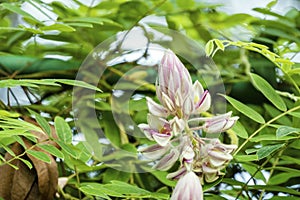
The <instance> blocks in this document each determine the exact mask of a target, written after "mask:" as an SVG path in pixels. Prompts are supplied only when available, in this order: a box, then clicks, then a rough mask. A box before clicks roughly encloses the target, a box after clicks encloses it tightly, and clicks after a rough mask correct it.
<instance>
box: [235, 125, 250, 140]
mask: <svg viewBox="0 0 300 200" xmlns="http://www.w3.org/2000/svg"><path fill="white" fill-rule="evenodd" d="M232 130H233V131H234V132H235V134H236V135H237V136H239V137H241V138H244V139H246V138H248V133H247V131H246V129H245V128H244V126H243V125H242V124H241V123H240V122H239V121H237V122H236V123H235V125H234V126H233V127H232Z"/></svg>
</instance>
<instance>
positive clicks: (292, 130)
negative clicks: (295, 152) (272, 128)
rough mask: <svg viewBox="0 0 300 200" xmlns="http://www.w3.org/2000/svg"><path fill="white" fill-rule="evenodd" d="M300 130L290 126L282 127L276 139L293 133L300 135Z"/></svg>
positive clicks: (278, 130)
mask: <svg viewBox="0 0 300 200" xmlns="http://www.w3.org/2000/svg"><path fill="white" fill-rule="evenodd" d="M299 132H300V128H294V127H290V126H281V127H279V128H278V129H277V131H276V137H278V138H279V137H283V136H286V135H289V134H292V133H299Z"/></svg>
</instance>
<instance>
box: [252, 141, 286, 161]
mask: <svg viewBox="0 0 300 200" xmlns="http://www.w3.org/2000/svg"><path fill="white" fill-rule="evenodd" d="M283 146H284V144H275V145H268V146H263V147H262V148H260V149H259V150H258V151H257V158H258V160H260V159H263V158H265V157H267V156H269V155H270V154H272V153H273V152H275V151H276V150H278V149H280V148H281V147H283Z"/></svg>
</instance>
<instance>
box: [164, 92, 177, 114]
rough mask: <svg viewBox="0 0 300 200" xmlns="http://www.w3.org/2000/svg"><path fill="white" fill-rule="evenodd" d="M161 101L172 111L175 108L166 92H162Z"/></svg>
mask: <svg viewBox="0 0 300 200" xmlns="http://www.w3.org/2000/svg"><path fill="white" fill-rule="evenodd" d="M161 103H162V104H164V105H165V106H166V107H167V109H168V110H169V111H170V112H173V111H174V110H175V106H174V103H173V102H172V100H171V99H170V98H169V97H168V96H167V95H166V94H165V93H162V102H161Z"/></svg>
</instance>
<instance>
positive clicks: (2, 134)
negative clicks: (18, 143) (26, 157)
mask: <svg viewBox="0 0 300 200" xmlns="http://www.w3.org/2000/svg"><path fill="white" fill-rule="evenodd" d="M2 127H3V126H2ZM14 135H20V136H25V137H37V136H35V135H33V134H32V133H29V132H27V131H26V130H22V129H11V130H3V131H0V138H7V137H12V136H14Z"/></svg>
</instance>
